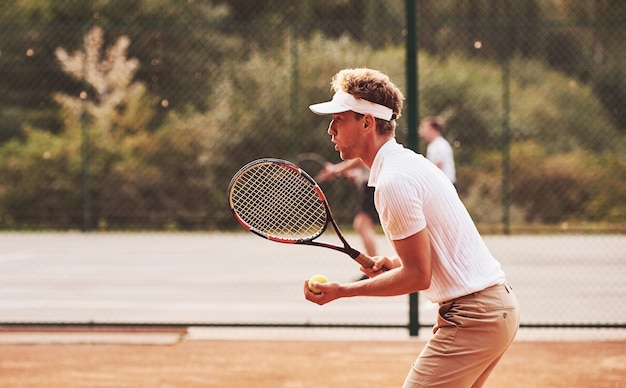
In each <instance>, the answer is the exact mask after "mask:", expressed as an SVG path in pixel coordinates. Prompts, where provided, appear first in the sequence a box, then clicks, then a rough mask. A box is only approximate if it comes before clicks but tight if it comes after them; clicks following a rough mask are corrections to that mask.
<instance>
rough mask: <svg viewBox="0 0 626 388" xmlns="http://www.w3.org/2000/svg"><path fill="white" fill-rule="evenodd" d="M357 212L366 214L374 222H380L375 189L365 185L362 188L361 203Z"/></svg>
mask: <svg viewBox="0 0 626 388" xmlns="http://www.w3.org/2000/svg"><path fill="white" fill-rule="evenodd" d="M357 211H359V212H362V213H365V214H367V215H368V217H369V218H371V219H372V221H374V222H378V212H377V211H376V207H375V206H374V188H373V187H370V186H368V185H367V183H365V184H363V187H362V188H361V201H360V204H359V208H358V209H357Z"/></svg>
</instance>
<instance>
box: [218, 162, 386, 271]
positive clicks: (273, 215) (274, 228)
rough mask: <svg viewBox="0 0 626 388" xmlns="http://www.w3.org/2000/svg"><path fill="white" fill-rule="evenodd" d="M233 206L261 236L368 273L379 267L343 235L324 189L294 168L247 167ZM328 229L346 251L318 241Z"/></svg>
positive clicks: (237, 181) (236, 179)
mask: <svg viewBox="0 0 626 388" xmlns="http://www.w3.org/2000/svg"><path fill="white" fill-rule="evenodd" d="M228 201H229V204H230V209H231V210H232V212H233V215H234V216H235V218H236V219H237V221H239V223H240V224H241V225H242V226H243V227H244V228H245V229H247V230H249V231H251V232H252V233H254V234H256V235H258V236H261V237H263V238H266V239H268V240H270V241H275V242H279V243H286V244H304V245H312V246H318V247H323V248H329V249H334V250H336V251H340V252H343V253H345V254H347V255H349V256H350V257H351V258H352V259H353V260H354V261H356V262H357V263H359V264H361V265H362V266H363V267H365V268H371V267H372V266H374V260H372V259H371V258H370V257H369V256H367V255H365V254H363V253H361V252H359V251H358V250H356V249H354V248H352V247H351V246H350V245H349V244H348V242H347V241H346V239H345V238H344V236H343V235H342V234H341V231H340V230H339V227H338V226H337V223H336V222H335V220H334V218H333V216H332V213H331V211H330V206H329V205H328V201H327V200H326V196H325V195H324V193H323V192H322V189H321V188H320V187H319V185H318V184H317V183H316V182H315V180H313V178H311V176H309V174H307V173H306V172H304V171H303V170H302V169H301V168H299V167H298V166H296V165H295V164H293V163H291V162H288V161H286V160H281V159H273V158H266V159H258V160H254V161H252V162H250V163H248V164H246V165H245V166H243V167H242V168H241V169H240V170H239V171H238V172H237V173H236V174H235V176H233V178H232V180H231V181H230V184H229V186H228ZM328 224H330V225H332V227H333V229H334V230H335V233H336V234H337V237H339V240H341V242H342V244H343V246H340V245H335V244H331V243H326V242H322V241H316V240H315V239H316V238H318V237H319V236H321V235H322V233H324V231H325V230H326V228H327V226H328Z"/></svg>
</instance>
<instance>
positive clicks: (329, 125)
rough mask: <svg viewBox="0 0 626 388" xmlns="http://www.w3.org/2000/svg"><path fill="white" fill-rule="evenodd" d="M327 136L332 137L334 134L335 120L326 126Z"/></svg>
mask: <svg viewBox="0 0 626 388" xmlns="http://www.w3.org/2000/svg"><path fill="white" fill-rule="evenodd" d="M327 132H328V134H329V135H333V134H334V133H335V120H331V121H330V124H328V131H327Z"/></svg>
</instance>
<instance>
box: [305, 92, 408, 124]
mask: <svg viewBox="0 0 626 388" xmlns="http://www.w3.org/2000/svg"><path fill="white" fill-rule="evenodd" d="M309 109H311V111H313V113H315V114H318V115H328V114H334V113H341V112H347V111H349V110H351V111H353V112H357V113H360V114H363V115H364V114H366V113H369V114H371V115H372V116H374V117H376V118H378V119H382V120H385V121H391V120H393V119H395V118H396V115H394V114H393V110H392V109H391V108H388V107H386V106H384V105H380V104H376V103H373V102H371V101H367V100H364V99H362V98H356V97H354V96H353V95H352V94H349V93H346V92H343V91H341V90H340V91H338V92H337V93H335V95H334V96H333V99H332V100H331V101H328V102H320V103H319V104H313V105H309Z"/></svg>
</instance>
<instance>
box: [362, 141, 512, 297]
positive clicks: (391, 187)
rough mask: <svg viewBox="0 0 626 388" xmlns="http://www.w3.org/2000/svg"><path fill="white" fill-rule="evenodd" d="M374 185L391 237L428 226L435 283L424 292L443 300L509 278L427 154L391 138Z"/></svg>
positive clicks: (380, 154)
mask: <svg viewBox="0 0 626 388" xmlns="http://www.w3.org/2000/svg"><path fill="white" fill-rule="evenodd" d="M368 184H369V186H374V187H375V188H376V191H375V194H374V203H375V205H376V209H377V210H378V214H379V215H380V221H381V225H382V228H383V230H384V232H385V235H386V236H387V238H388V239H389V240H390V241H392V242H393V240H401V239H404V238H407V237H409V236H412V235H413V234H415V233H417V232H419V231H421V230H422V229H424V228H428V232H429V235H430V242H431V248H432V279H431V285H430V287H429V288H428V289H427V290H424V291H422V293H423V294H424V295H425V296H426V298H428V299H429V300H430V301H432V302H435V303H439V302H443V301H447V300H450V299H454V298H457V297H460V296H463V295H467V294H470V293H472V292H476V291H480V290H482V289H484V288H486V287H489V286H492V285H495V284H500V283H503V282H504V281H505V274H504V272H503V271H502V269H501V267H500V263H499V262H498V261H497V260H496V259H494V257H493V256H492V255H491V253H490V252H489V250H488V249H487V246H486V245H485V243H484V242H483V239H482V238H481V236H480V234H479V233H478V230H477V229H476V226H475V225H474V222H473V220H472V218H471V217H470V215H469V213H468V211H467V209H466V208H465V205H463V203H462V202H461V200H460V199H459V196H458V194H457V192H456V190H455V188H454V186H453V185H452V183H451V182H450V180H449V179H448V178H447V177H446V175H445V174H444V173H443V172H442V171H441V170H440V169H439V168H437V166H435V165H434V164H433V163H431V162H430V161H428V160H427V159H426V158H424V157H423V156H422V155H419V154H416V153H415V152H413V151H412V150H410V149H408V148H404V147H403V146H402V145H400V144H398V143H397V142H396V140H395V139H391V140H389V141H388V142H387V143H385V144H384V145H383V146H382V147H381V148H380V150H379V151H378V153H377V154H376V157H375V158H374V163H373V164H372V168H371V172H370V178H369V182H368Z"/></svg>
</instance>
